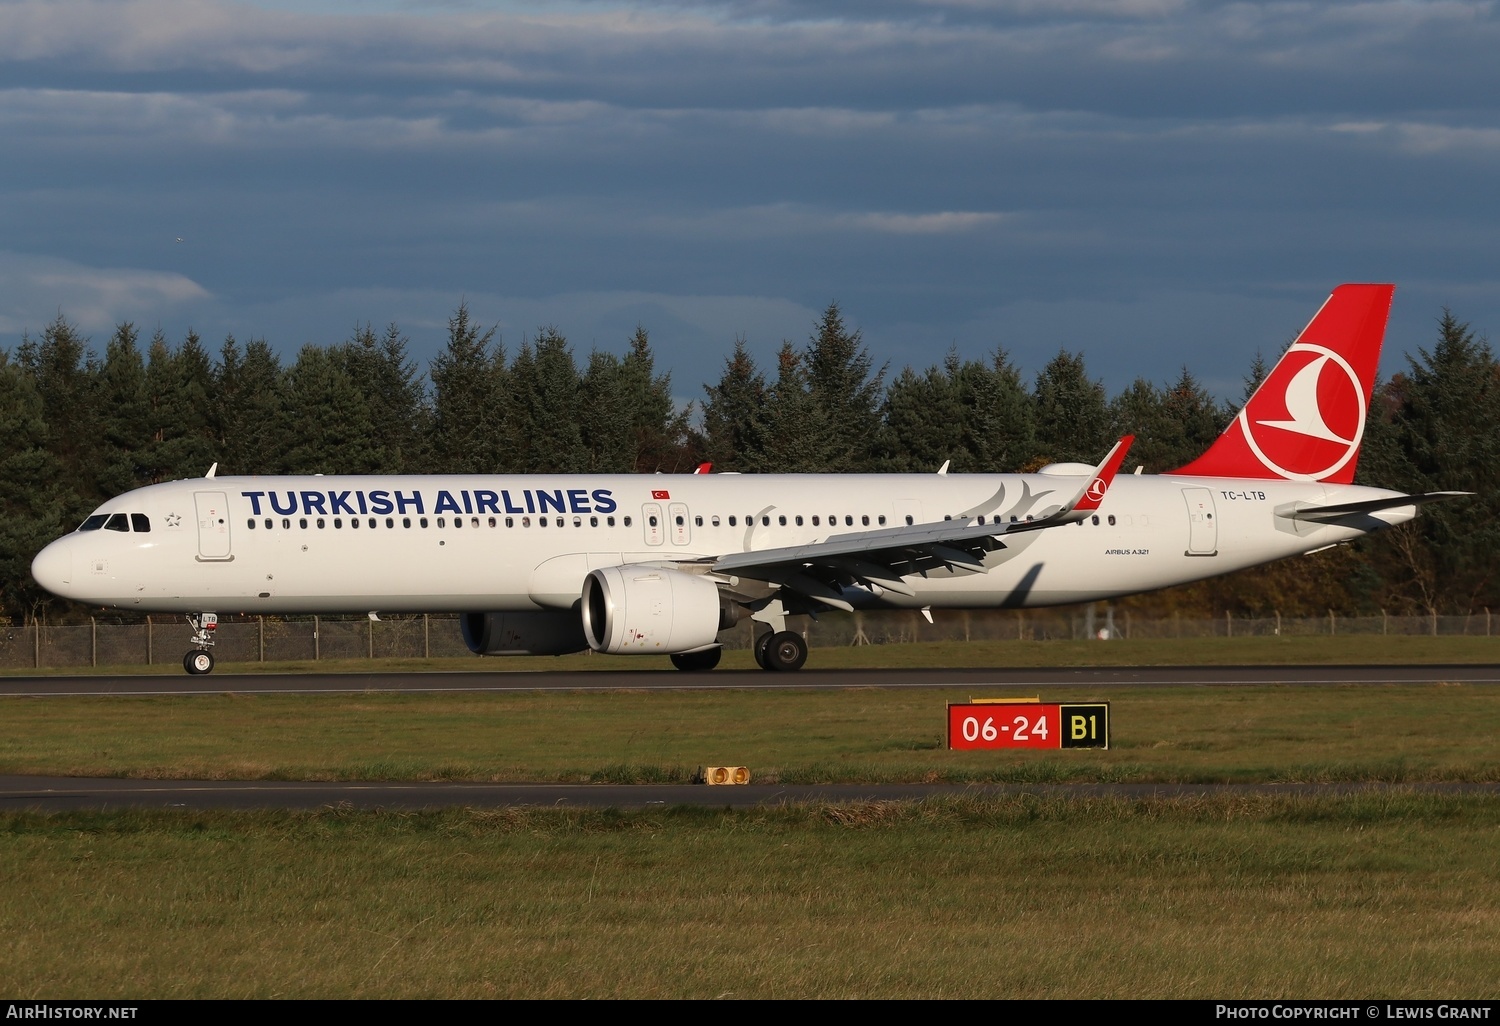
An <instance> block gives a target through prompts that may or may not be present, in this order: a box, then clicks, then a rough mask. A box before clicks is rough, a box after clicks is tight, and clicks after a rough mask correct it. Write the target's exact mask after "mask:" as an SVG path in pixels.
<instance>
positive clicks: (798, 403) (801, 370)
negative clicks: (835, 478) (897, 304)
mask: <svg viewBox="0 0 1500 1026" xmlns="http://www.w3.org/2000/svg"><path fill="white" fill-rule="evenodd" d="M776 366H777V375H776V384H775V385H773V386H772V387H771V389H770V391H769V393H768V394H767V396H766V404H765V407H764V408H763V411H762V425H763V428H764V430H763V433H762V435H761V447H760V450H759V452H758V453H756V454H755V457H756V459H755V464H754V465H753V466H752V468H751V469H753V470H756V471H758V472H760V473H769V474H827V473H834V472H836V471H837V470H838V469H839V467H840V465H842V464H843V463H844V462H845V461H846V460H847V459H848V446H847V443H846V440H845V438H844V431H843V428H842V427H841V426H835V425H834V423H833V422H832V421H831V419H830V417H829V414H828V411H827V409H826V407H825V406H824V405H823V404H822V403H821V402H819V400H818V398H817V397H816V396H815V395H814V394H813V392H812V389H811V387H810V386H809V383H808V375H807V371H806V369H805V367H804V366H803V360H802V357H801V355H800V354H799V353H798V352H797V351H796V350H795V349H794V348H793V347H792V344H791V343H790V342H783V343H782V345H781V351H780V352H779V353H777V354H776Z"/></svg>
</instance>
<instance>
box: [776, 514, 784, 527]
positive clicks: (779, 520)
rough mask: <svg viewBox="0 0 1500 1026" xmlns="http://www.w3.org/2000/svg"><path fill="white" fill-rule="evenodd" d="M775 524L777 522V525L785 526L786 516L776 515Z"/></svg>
mask: <svg viewBox="0 0 1500 1026" xmlns="http://www.w3.org/2000/svg"><path fill="white" fill-rule="evenodd" d="M776 524H777V526H778V527H785V526H786V516H785V515H782V516H779V517H777V518H776Z"/></svg>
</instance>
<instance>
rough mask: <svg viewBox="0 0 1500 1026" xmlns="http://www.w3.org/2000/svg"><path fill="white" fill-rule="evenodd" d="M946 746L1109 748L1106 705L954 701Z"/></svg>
mask: <svg viewBox="0 0 1500 1026" xmlns="http://www.w3.org/2000/svg"><path fill="white" fill-rule="evenodd" d="M948 747H949V748H953V749H960V750H968V749H975V748H1048V749H1051V748H1108V747H1109V703H1108V702H1090V703H1086V704H1084V703H1066V704H1065V703H1049V702H1040V701H1033V700H1030V699H1025V700H1021V701H1016V700H1013V699H994V700H989V701H986V700H983V699H980V700H976V701H973V702H961V703H960V702H955V703H952V704H950V705H949V706H948Z"/></svg>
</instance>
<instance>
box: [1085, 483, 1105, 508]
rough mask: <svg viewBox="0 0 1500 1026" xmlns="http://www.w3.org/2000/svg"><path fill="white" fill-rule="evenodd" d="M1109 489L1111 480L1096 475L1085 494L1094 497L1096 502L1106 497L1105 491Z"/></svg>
mask: <svg viewBox="0 0 1500 1026" xmlns="http://www.w3.org/2000/svg"><path fill="white" fill-rule="evenodd" d="M1108 490H1109V482H1108V481H1106V480H1104V478H1102V477H1096V478H1094V479H1093V480H1092V481H1090V482H1089V487H1088V490H1087V491H1086V492H1084V494H1085V495H1087V496H1088V497H1089V498H1091V499H1093V500H1094V501H1095V502H1098V501H1099V500H1100V499H1102V498H1104V493H1105V492H1106V491H1108Z"/></svg>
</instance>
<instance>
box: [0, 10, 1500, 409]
mask: <svg viewBox="0 0 1500 1026" xmlns="http://www.w3.org/2000/svg"><path fill="white" fill-rule="evenodd" d="M1497 53H1500V18H1497V15H1496V11H1495V4H1494V3H1493V2H1467V0H1439V2H1418V0H1368V2H1357V3H1340V2H1307V3H1303V2H1279V3H1212V2H1192V0H1118V2H1110V0H918V2H897V0H867V2H864V3H858V4H850V3H821V2H816V0H806V2H799V0H745V2H732V0H731V2H725V3H630V2H611V0H603V2H597V3H595V2H587V0H579V2H573V3H528V2H489V0H472V2H435V0H434V2H422V0H404V2H402V0H387V2H359V3H355V2H346V0H296V2H290V0H244V2H221V0H37V2H32V0H20V2H12V0H0V139H3V140H4V144H5V145H4V147H3V152H0V346H3V347H6V348H10V347H13V346H14V345H15V344H16V343H18V342H19V341H20V340H21V337H22V335H23V333H25V332H28V331H29V332H32V333H35V332H36V331H37V330H38V329H40V328H41V327H43V326H44V325H45V324H46V323H47V322H48V321H50V320H52V319H53V318H54V317H56V316H57V314H58V313H59V311H60V312H61V313H62V314H63V315H64V316H66V317H67V318H68V319H69V320H70V321H72V322H73V323H74V324H76V325H79V326H80V327H82V328H83V329H84V330H85V331H86V332H88V333H89V334H91V335H92V337H93V339H94V342H95V344H96V346H97V347H99V348H102V346H103V343H104V341H105V340H106V338H107V337H108V335H109V332H110V330H111V328H112V326H113V325H114V324H115V323H117V322H119V321H121V320H130V321H133V322H135V323H136V324H137V325H138V326H140V327H141V328H142V329H143V330H144V331H145V332H146V333H149V332H151V331H153V330H155V329H156V328H158V327H160V328H162V329H163V330H164V331H165V332H166V333H167V335H168V337H169V338H171V339H173V340H174V341H176V340H180V338H181V337H182V335H183V333H185V332H186V331H187V330H188V329H189V328H190V327H191V328H193V329H195V330H197V331H198V332H199V333H200V334H201V335H203V336H204V337H205V338H206V339H207V340H208V341H209V342H210V344H211V345H212V346H213V347H214V348H217V345H218V343H219V342H220V341H222V339H223V338H224V336H225V335H226V334H231V333H232V334H233V335H235V336H236V337H237V338H239V339H242V340H243V339H247V338H252V337H262V338H265V339H266V340H268V341H269V342H270V343H271V344H272V345H273V346H275V347H276V348H277V349H279V350H280V351H282V352H283V353H284V354H286V355H287V357H288V358H290V357H291V356H292V355H294V354H295V353H296V351H297V350H298V349H299V348H300V347H301V346H303V345H304V344H307V343H309V342H314V343H329V342H337V341H339V340H341V339H343V338H346V337H348V336H349V335H350V334H351V333H352V330H353V329H354V327H355V326H356V325H357V324H360V323H363V322H372V323H373V324H374V325H375V326H376V327H377V329H378V328H380V327H383V326H384V325H385V324H388V323H390V322H393V321H394V322H395V323H397V324H398V325H400V326H401V327H402V328H403V329H404V330H405V331H406V332H407V333H408V334H409V335H410V336H411V339H412V352H413V354H414V355H415V356H417V357H418V358H419V360H420V361H421V363H422V365H423V366H424V367H425V365H426V361H427V359H428V358H430V356H431V355H432V354H433V353H434V352H435V351H436V350H437V348H438V347H439V346H440V345H441V342H442V339H443V335H444V330H445V322H446V320H447V318H448V316H449V315H450V314H451V313H452V312H453V310H454V309H455V308H456V306H457V305H458V304H459V303H460V302H461V301H463V302H467V303H468V305H469V308H470V310H471V311H472V313H473V315H474V316H475V317H476V318H478V319H479V320H480V321H482V322H483V323H484V324H486V325H491V324H493V325H498V327H499V329H500V335H501V337H502V339H503V341H504V342H505V343H506V345H507V346H508V347H509V348H511V349H512V351H513V350H514V348H515V347H516V346H517V345H519V344H520V343H521V342H522V341H523V340H524V339H525V338H526V337H528V336H529V335H532V334H534V333H535V332H536V330H537V328H538V327H539V326H541V325H552V326H555V327H557V328H558V329H559V330H560V331H562V332H563V334H565V335H566V336H567V337H568V338H569V339H570V340H571V341H572V342H573V343H574V346H575V349H576V350H577V352H578V353H579V355H580V357H583V356H586V354H587V352H588V351H589V350H590V349H593V348H601V349H610V350H613V351H616V352H621V351H623V350H624V347H625V341H626V339H627V338H628V337H629V335H630V334H631V332H632V331H633V330H634V328H635V326H636V325H637V324H640V325H643V326H645V327H646V328H647V330H648V331H649V332H650V333H651V337H652V340H653V343H654V347H655V350H656V353H657V357H658V363H659V366H660V367H662V368H663V369H669V370H670V371H671V372H672V375H673V385H674V391H676V392H677V394H678V395H679V396H681V397H682V398H685V399H691V398H696V397H698V396H700V395H701V386H702V384H703V383H704V382H706V381H710V380H714V379H716V378H717V377H718V375H719V373H720V371H721V369H722V366H723V361H724V357H725V356H726V355H727V353H728V352H729V351H730V349H731V347H732V344H733V341H734V339H735V337H736V336H743V337H745V338H746V340H747V341H748V343H749V345H750V349H751V351H752V353H754V354H755V355H756V357H757V359H758V360H760V361H761V362H762V364H763V366H766V367H770V366H772V365H773V359H772V357H773V354H774V352H775V350H776V348H777V347H778V346H779V344H780V342H781V340H782V339H783V338H790V339H792V340H794V341H797V342H802V341H805V340H806V338H807V337H808V334H809V332H810V330H811V328H812V325H813V321H814V319H815V318H816V317H817V316H818V314H819V312H820V311H821V310H822V309H823V308H824V307H825V306H826V305H827V304H828V303H829V302H830V301H837V302H838V303H839V304H840V307H841V308H842V309H843V311H844V313H845V316H846V318H847V320H848V321H849V322H850V323H851V324H852V325H854V326H857V327H858V328H860V329H861V330H862V331H863V334H864V338H865V341H866V342H867V344H868V346H869V348H870V351H871V353H872V354H873V355H874V356H875V357H876V358H877V360H879V361H887V360H888V361H890V363H891V365H892V367H893V369H899V368H900V367H902V366H905V365H908V364H910V365H913V366H916V367H919V368H920V367H926V366H928V365H930V364H932V363H936V362H939V361H940V360H941V359H942V357H943V354H944V353H945V352H946V351H947V350H948V349H949V347H951V346H956V347H957V348H958V350H959V352H960V353H962V354H963V355H965V356H973V357H979V356H982V355H984V354H986V353H989V352H991V351H992V350H993V349H994V348H995V347H996V346H997V345H998V346H1002V347H1004V348H1005V349H1006V350H1007V351H1008V352H1009V353H1010V354H1011V356H1012V358H1013V360H1014V361H1015V362H1016V363H1017V364H1018V365H1019V366H1020V367H1021V368H1022V369H1023V371H1025V372H1026V373H1027V375H1028V377H1029V376H1030V375H1032V374H1034V373H1035V372H1036V370H1037V369H1039V368H1040V367H1041V366H1042V365H1043V364H1044V363H1045V362H1046V361H1047V360H1048V359H1049V358H1050V357H1051V356H1053V355H1054V354H1056V352H1057V351H1058V349H1059V348H1067V349H1069V350H1072V351H1080V350H1081V351H1082V352H1083V353H1084V355H1085V357H1086V360H1087V364H1088V366H1089V368H1090V370H1091V372H1092V373H1093V374H1094V375H1095V376H1096V377H1099V378H1102V379H1103V380H1104V381H1105V383H1106V384H1107V385H1108V386H1109V388H1110V390H1111V391H1112V392H1113V391H1117V390H1119V389H1120V388H1123V387H1124V386H1125V385H1126V384H1128V383H1129V381H1130V380H1131V379H1133V378H1134V377H1136V376H1144V377H1146V378H1148V379H1150V380H1153V381H1157V382H1164V381H1167V380H1168V379H1170V378H1173V377H1175V375H1176V374H1177V372H1178V370H1179V369H1180V368H1181V367H1182V366H1183V365H1186V366H1188V367H1189V368H1190V369H1192V370H1193V371H1194V373H1196V374H1197V375H1199V377H1200V378H1201V379H1203V380H1204V381H1205V382H1206V383H1207V384H1208V385H1209V386H1210V388H1211V389H1213V390H1214V391H1215V392H1217V393H1218V394H1220V395H1223V396H1226V397H1227V396H1231V395H1237V394H1238V393H1239V391H1240V387H1241V385H1240V380H1241V377H1242V376H1243V375H1244V373H1245V372H1246V370H1247V369H1248V367H1249V365H1250V362H1251V360H1252V359H1253V357H1254V355H1255V353H1256V351H1257V350H1263V351H1265V352H1266V353H1267V354H1268V355H1271V354H1274V353H1275V352H1276V351H1277V350H1278V348H1279V347H1280V345H1282V344H1283V343H1284V342H1285V341H1287V340H1288V339H1289V338H1290V337H1291V336H1292V335H1293V334H1295V332H1296V331H1297V330H1298V329H1299V328H1300V327H1301V326H1302V325H1303V324H1304V323H1305V322H1306V321H1307V319H1308V318H1309V317H1310V316H1311V315H1312V313H1313V312H1314V310H1315V309H1316V308H1317V305H1318V304H1319V303H1320V302H1321V301H1322V299H1323V298H1324V296H1325V295H1326V294H1327V292H1328V291H1329V289H1330V288H1331V287H1332V286H1334V285H1335V284H1337V283H1339V282H1342V281H1394V282H1396V283H1397V284H1398V286H1399V289H1398V291H1397V295H1396V308H1395V312H1394V314H1393V320H1392V331H1391V334H1390V336H1389V337H1388V341H1387V358H1386V360H1385V361H1384V364H1383V366H1384V368H1385V370H1386V371H1387V372H1390V371H1392V370H1395V369H1399V368H1400V367H1401V366H1402V365H1403V360H1402V354H1403V352H1405V351H1412V352H1415V348H1416V347H1417V346H1419V345H1427V344H1430V341H1431V339H1432V337H1433V326H1434V322H1435V320H1436V318H1437V317H1438V316H1439V315H1440V313H1441V311H1442V308H1443V307H1444V306H1448V307H1450V308H1451V309H1452V310H1453V311H1454V313H1455V314H1457V315H1458V316H1459V317H1460V318H1461V319H1464V320H1467V321H1470V322H1471V323H1472V324H1473V326H1474V327H1475V328H1477V329H1478V330H1479V331H1480V332H1481V333H1483V334H1486V335H1489V336H1491V337H1495V336H1496V334H1497V333H1500V287H1497V286H1500V272H1497V256H1500V59H1497V57H1496V54H1497Z"/></svg>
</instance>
